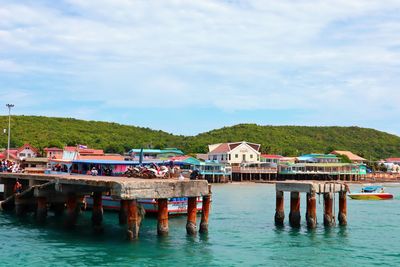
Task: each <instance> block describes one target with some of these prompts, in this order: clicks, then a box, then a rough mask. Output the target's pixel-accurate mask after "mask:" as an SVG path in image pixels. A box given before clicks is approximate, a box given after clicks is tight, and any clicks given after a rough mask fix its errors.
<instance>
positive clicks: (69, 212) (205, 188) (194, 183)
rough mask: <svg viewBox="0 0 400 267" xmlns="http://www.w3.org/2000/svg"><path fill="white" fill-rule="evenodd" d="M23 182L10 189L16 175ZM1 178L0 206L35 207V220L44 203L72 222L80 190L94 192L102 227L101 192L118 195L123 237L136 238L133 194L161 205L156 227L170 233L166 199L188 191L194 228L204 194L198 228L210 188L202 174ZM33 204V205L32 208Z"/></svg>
mask: <svg viewBox="0 0 400 267" xmlns="http://www.w3.org/2000/svg"><path fill="white" fill-rule="evenodd" d="M17 179H18V180H19V181H20V182H21V184H22V185H23V190H24V191H23V192H22V193H21V194H14V193H13V192H12V191H11V188H12V186H13V185H14V184H15V181H16V180H17ZM0 181H1V183H2V184H4V185H5V188H6V189H7V190H6V193H5V194H4V200H3V201H1V202H0V209H2V210H10V211H12V210H15V212H16V213H17V214H18V215H20V216H23V215H24V214H26V213H27V212H36V217H37V219H38V221H44V220H45V218H46V216H47V211H48V207H50V209H51V210H53V211H54V213H55V214H58V215H61V214H62V213H63V212H64V209H65V210H66V212H65V225H66V226H67V227H68V228H73V227H74V226H75V225H76V223H77V220H78V217H79V213H80V211H81V204H82V203H83V198H84V196H87V195H93V201H94V203H93V210H92V224H93V228H94V230H95V231H96V232H99V231H101V230H102V229H103V228H102V220H103V208H102V201H101V200H102V198H101V196H102V194H107V195H109V196H111V198H113V199H118V200H120V201H121V209H120V213H119V223H120V224H121V225H126V228H127V237H128V239H129V240H135V239H137V238H138V237H139V231H140V223H141V220H142V217H143V216H144V213H143V212H142V208H141V206H139V205H138V204H137V199H142V198H143V199H156V200H158V202H159V203H160V205H159V217H158V226H157V232H158V233H159V234H160V235H166V234H168V230H169V229H168V206H167V204H168V199H169V198H175V197H178V198H180V197H188V199H189V200H188V206H189V207H188V223H187V227H186V228H187V232H188V234H190V235H195V234H196V215H197V197H203V200H204V201H205V205H204V207H203V211H204V212H205V214H204V216H203V217H202V223H201V231H203V232H206V231H207V230H208V214H209V210H210V205H211V201H210V198H211V196H210V189H209V185H208V182H207V181H205V180H184V181H179V180H178V179H176V180H175V179H168V180H165V179H140V178H128V177H113V176H87V175H46V174H21V173H18V174H14V173H0ZM32 207H34V209H32Z"/></svg>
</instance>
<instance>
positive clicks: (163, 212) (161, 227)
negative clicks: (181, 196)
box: [157, 198, 169, 236]
mask: <svg viewBox="0 0 400 267" xmlns="http://www.w3.org/2000/svg"><path fill="white" fill-rule="evenodd" d="M157 204H158V213H157V234H158V235H159V236H167V235H168V231H169V227H168V199H166V198H161V199H159V200H158V203H157Z"/></svg>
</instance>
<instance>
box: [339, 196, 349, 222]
mask: <svg viewBox="0 0 400 267" xmlns="http://www.w3.org/2000/svg"><path fill="white" fill-rule="evenodd" d="M338 219H339V225H341V226H345V225H347V198H346V192H345V191H344V192H339V214H338Z"/></svg>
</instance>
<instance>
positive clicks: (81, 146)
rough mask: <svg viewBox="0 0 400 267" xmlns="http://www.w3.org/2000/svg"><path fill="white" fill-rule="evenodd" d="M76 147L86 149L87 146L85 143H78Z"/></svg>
mask: <svg viewBox="0 0 400 267" xmlns="http://www.w3.org/2000/svg"><path fill="white" fill-rule="evenodd" d="M78 148H79V149H87V146H85V145H78Z"/></svg>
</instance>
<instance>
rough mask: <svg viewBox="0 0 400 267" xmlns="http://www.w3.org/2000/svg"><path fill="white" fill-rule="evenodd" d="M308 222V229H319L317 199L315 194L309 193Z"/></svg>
mask: <svg viewBox="0 0 400 267" xmlns="http://www.w3.org/2000/svg"><path fill="white" fill-rule="evenodd" d="M306 221H307V227H308V228H310V229H313V228H315V227H317V199H316V197H315V193H307V212H306Z"/></svg>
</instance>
